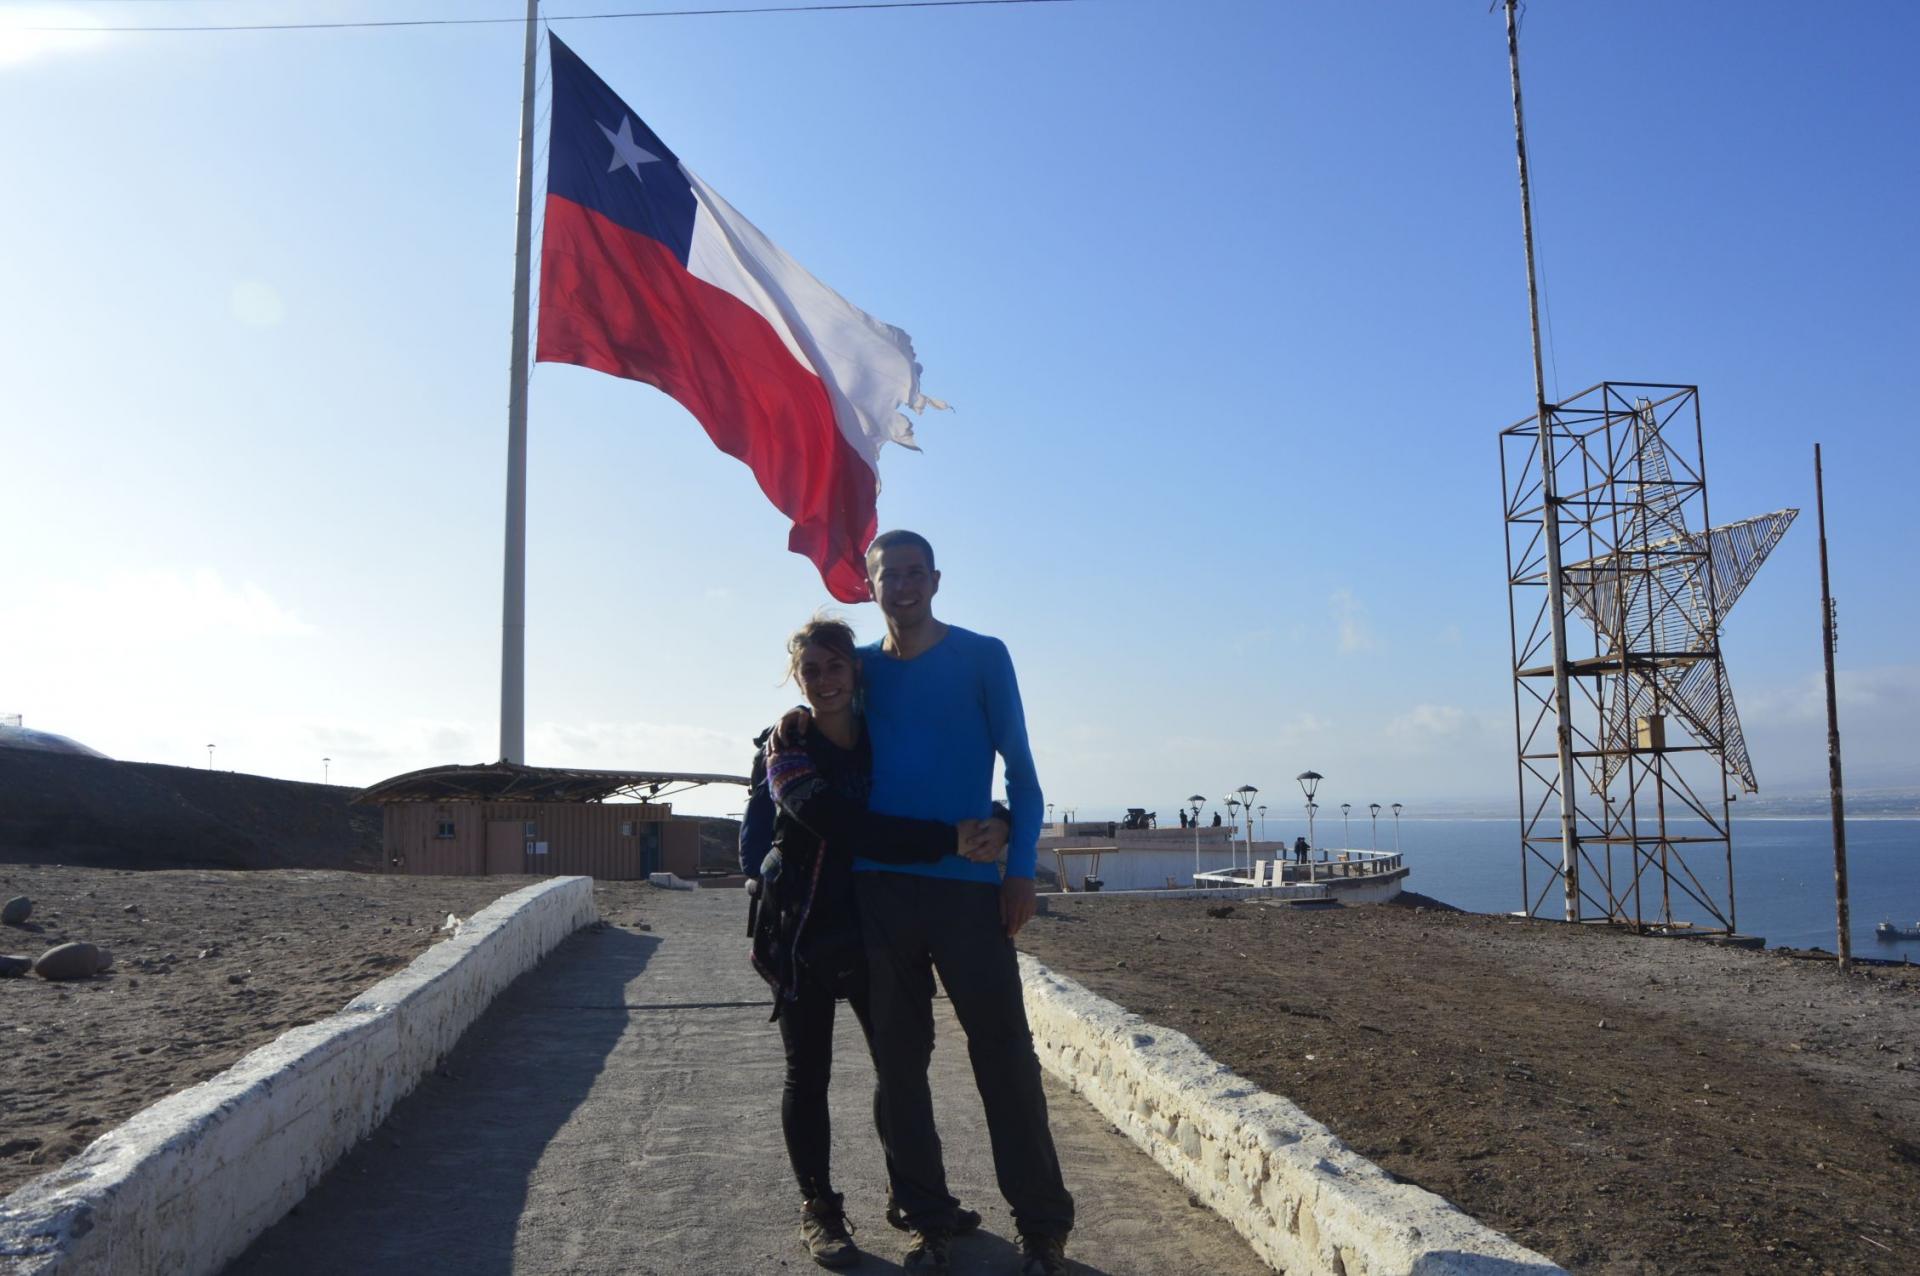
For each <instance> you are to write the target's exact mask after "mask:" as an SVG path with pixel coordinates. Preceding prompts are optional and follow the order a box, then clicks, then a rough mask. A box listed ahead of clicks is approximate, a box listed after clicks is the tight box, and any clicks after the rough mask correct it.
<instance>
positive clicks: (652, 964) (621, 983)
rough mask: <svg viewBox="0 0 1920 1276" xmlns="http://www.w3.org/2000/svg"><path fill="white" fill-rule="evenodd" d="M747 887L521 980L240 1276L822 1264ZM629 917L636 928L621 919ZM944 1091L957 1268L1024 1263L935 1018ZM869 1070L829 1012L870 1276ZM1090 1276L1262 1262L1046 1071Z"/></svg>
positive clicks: (878, 1202) (1252, 1266) (1073, 1251)
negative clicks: (972, 1226)
mask: <svg viewBox="0 0 1920 1276" xmlns="http://www.w3.org/2000/svg"><path fill="white" fill-rule="evenodd" d="M744 911H745V910H744V900H743V896H742V893H740V892H736V891H698V892H688V893H679V892H667V891H661V892H659V893H658V894H657V895H655V896H650V897H649V898H648V899H647V902H646V904H645V907H644V910H643V915H644V918H645V921H646V923H647V925H648V926H649V927H650V929H649V930H645V931H642V930H638V929H632V928H629V927H625V926H621V925H610V926H605V927H597V928H588V929H586V930H583V931H580V932H579V933H577V934H575V935H573V936H572V937H571V938H569V939H567V940H565V941H564V942H563V943H562V944H561V945H560V947H559V948H557V949H556V950H555V951H554V952H553V953H552V955H551V956H549V957H548V958H547V959H546V960H545V961H544V962H542V963H541V964H540V965H539V966H538V967H537V968H536V969H534V970H533V971H532V972H530V973H529V974H527V975H525V976H523V977H522V978H521V979H520V980H519V981H518V982H516V983H515V984H514V985H512V987H510V988H509V989H508V990H507V991H506V992H505V993H504V994H502V995H501V996H500V997H499V998H498V1000H496V1001H495V1002H494V1004H493V1005H492V1006H491V1007H490V1008H489V1009H488V1010H487V1011H486V1013H485V1014H484V1015H482V1016H481V1018H480V1019H479V1020H478V1021H477V1022H476V1023H475V1025H474V1026H473V1027H472V1028H471V1029H470V1030H469V1031H468V1032H467V1034H466V1035H465V1037H464V1038H462V1040H461V1041H460V1043H459V1045H458V1046H457V1047H456V1048H455V1049H454V1051H453V1052H452V1054H451V1055H450V1056H449V1057H448V1058H447V1059H446V1061H445V1062H444V1064H443V1065H442V1066H441V1067H440V1068H439V1069H438V1070H436V1072H435V1073H433V1074H432V1075H429V1076H428V1077H427V1078H426V1079H425V1080H424V1081H423V1082H422V1083H421V1085H420V1087H419V1088H418V1089H417V1090H416V1091H415V1092H414V1093H413V1094H412V1095H411V1096H409V1097H408V1098H406V1099H404V1100H402V1101H401V1102H400V1103H399V1104H398V1105H397V1106H396V1107H395V1108H394V1109H393V1112H392V1114H391V1116H390V1117H389V1118H388V1119H387V1121H386V1122H385V1123H384V1124H383V1125H382V1126H380V1127H379V1128H378V1129H377V1130H375V1131H374V1133H373V1134H372V1135H371V1136H370V1137H369V1138H367V1139H366V1140H365V1141H363V1142H362V1143H361V1144H360V1145H359V1146H358V1147H357V1148H355V1149H354V1151H353V1152H352V1153H350V1154H349V1155H348V1156H347V1157H345V1158H344V1159H343V1160H342V1161H341V1162H340V1163H339V1164H338V1165H336V1166H335V1167H334V1168H333V1170H332V1171H331V1172H329V1173H328V1174H327V1175H326V1176H325V1177H324V1178H323V1179H322V1180H321V1181H320V1183H319V1184H318V1185H317V1186H316V1187H315V1188H314V1189H313V1191H312V1192H311V1193H310V1194H309V1195H308V1196H307V1197H306V1199H305V1200H304V1201H303V1202H302V1203H301V1204H300V1205H299V1206H297V1207H296V1208H295V1209H294V1211H293V1213H292V1214H290V1215H289V1216H288V1217H286V1218H284V1219H282V1220H281V1221H280V1222H279V1223H278V1224H276V1225H275V1226H273V1227H272V1228H270V1229H268V1230H267V1231H266V1232H265V1233H263V1234H262V1235H261V1236H260V1237H259V1239H258V1240H257V1241H255V1243H254V1244H253V1245H252V1246H251V1247H250V1248H249V1249H248V1250H247V1251H246V1252H245V1253H244V1254H242V1255H241V1256H240V1257H239V1258H238V1259H237V1260H235V1261H234V1262H233V1263H232V1264H231V1265H230V1266H229V1267H228V1268H227V1271H228V1272H229V1273H231V1274H232V1276H300V1274H301V1273H320V1272H325V1273H329V1274H331V1273H336V1272H353V1273H356V1274H359V1276H381V1274H383V1273H394V1274H396V1276H397V1274H399V1273H418V1272H450V1271H458V1272H465V1273H476V1274H480V1276H486V1274H489V1273H501V1274H505V1273H513V1274H516V1276H519V1274H527V1276H533V1274H538V1276H549V1274H551V1276H561V1274H562V1273H566V1274H574V1273H578V1274H580V1276H587V1274H590V1273H593V1274H597V1273H630V1274H632V1276H646V1274H649V1273H660V1274H663V1276H664V1274H665V1273H673V1274H674V1276H697V1274H704V1273H714V1274H715V1276H722V1274H727V1276H730V1274H733V1273H764V1272H772V1271H780V1270H791V1271H796V1272H798V1271H811V1270H813V1265H812V1263H811V1262H810V1261H809V1260H808V1259H807V1257H806V1256H805V1254H804V1252H803V1251H802V1250H801V1248H800V1246H799V1243H798V1239H797V1232H798V1210H799V1199H798V1194H797V1191H796V1189H795V1188H794V1185H793V1182H792V1176H791V1174H790V1172H789V1170H788V1168H787V1161H786V1154H785V1150H784V1144H783V1142H782V1140H781V1134H780V1119H779V1100H780V1086H781V1076H782V1056H781V1049H780V1038H779V1033H778V1030H777V1029H776V1028H775V1026H774V1025H773V1024H771V1023H769V1022H768V1021H767V1013H768V994H767V990H766V986H765V985H764V984H763V983H762V982H761V981H760V980H759V978H758V977H757V976H756V975H755V974H754V973H753V972H752V971H751V969H750V968H749V967H748V965H747V962H746V939H745V935H744V930H745V925H744ZM608 920H610V921H612V922H616V923H618V922H628V921H631V920H633V919H632V918H631V916H615V917H612V918H609V919H608ZM935 1013H936V1022H937V1025H938V1034H939V1035H938V1046H937V1048H936V1049H935V1052H934V1058H933V1071H932V1080H933V1089H934V1095H935V1101H936V1103H937V1104H938V1110H939V1113H940V1122H941V1124H940V1133H941V1136H942V1139H943V1141H944V1144H945V1148H946V1157H947V1167H948V1174H949V1178H950V1180H951V1186H952V1188H953V1190H954V1192H955V1193H956V1194H957V1195H958V1196H959V1197H960V1198H961V1199H962V1200H963V1201H964V1202H965V1203H966V1204H967V1205H969V1206H971V1207H973V1208H976V1209H978V1210H980V1211H981V1212H982V1213H983V1214H984V1215H985V1217H986V1221H985V1223H984V1225H983V1227H982V1229H981V1231H980V1233H979V1234H978V1235H976V1236H974V1237H971V1238H967V1239H965V1240H962V1241H960V1242H957V1243H956V1244H955V1246H954V1252H953V1256H954V1271H955V1272H956V1273H986V1272H1010V1271H1013V1270H1016V1269H1017V1266H1018V1262H1017V1252H1018V1251H1017V1248H1016V1243H1015V1240H1014V1230H1013V1227H1012V1223H1011V1220H1010V1219H1009V1217H1008V1215H1007V1211H1006V1205H1005V1202H1004V1201H1002V1200H1001V1199H1000V1195H999V1192H998V1191H997V1189H996V1188H995V1186H994V1180H993V1170H992V1159H991V1155H990V1152H989V1149H988V1146H987V1139H986V1126H985V1119H984V1117H983V1115H982V1112H981V1107H980V1101H979V1097H978V1095H977V1093H976V1092H975V1090H974V1085H973V1078H972V1073H971V1071H970V1069H969V1067H968V1064H967V1055H966V1051H965V1048H964V1041H965V1037H964V1034H962V1033H961V1032H960V1029H959V1026H958V1024H957V1023H956V1022H955V1020H954V1018H953V1016H952V1013H951V1011H950V1010H949V1009H948V1007H947V1005H946V1003H945V1001H944V1000H942V1001H940V1002H938V1003H937V1004H936V1008H935ZM872 1078H873V1073H872V1067H871V1064H870V1063H869V1062H868V1060H867V1057H866V1051H865V1046H864V1043H863V1042H862V1041H861V1039H860V1035H859V1031H858V1028H857V1026H856V1025H855V1023H854V1021H853V1018H852V1015H851V1014H848V1013H845V1012H844V1010H843V1014H842V1016H841V1022H840V1029H839V1035H838V1042H837V1048H836V1054H835V1073H834V1080H833V1112H834V1117H835V1124H834V1165H835V1178H836V1180H837V1186H838V1187H839V1188H840V1190H841V1191H843V1192H845V1193H846V1194H847V1203H848V1209H849V1213H850V1216H851V1218H852V1220H853V1222H854V1224H855V1226H856V1227H857V1229H858V1234H857V1237H856V1239H857V1240H858V1242H859V1244H860V1245H861V1247H862V1249H863V1250H866V1251H867V1253H868V1256H867V1258H866V1260H865V1261H864V1262H863V1263H862V1265H861V1266H860V1267H858V1268H857V1269H855V1270H857V1271H863V1272H891V1271H898V1270H899V1259H900V1257H901V1256H902V1254H903V1253H904V1252H905V1239H906V1238H905V1237H904V1235H903V1234H901V1233H899V1232H895V1231H893V1230H891V1229H890V1228H888V1227H887V1226H886V1224H885V1222H884V1220H883V1218H882V1210H883V1208H884V1205H885V1180H884V1172H883V1169H882V1163H881V1158H880V1152H879V1147H878V1145H877V1143H876V1141H875V1138H874V1134H873V1131H872V1129H871V1126H870V1124H869V1118H868V1113H869V1112H870V1106H869V1096H870V1093H871V1086H872ZM1047 1095H1048V1103H1049V1106H1050V1109H1051V1115H1052V1124H1053V1131H1054V1137H1055V1140H1056V1141H1057V1143H1058V1146H1059V1150H1060V1159H1061V1163H1062V1165H1063V1167H1064V1168H1065V1171H1066V1178H1067V1184H1068V1187H1069V1188H1070V1189H1071V1190H1072V1191H1073V1193H1074V1196H1075V1199H1076V1201H1077V1203H1078V1213H1079V1222H1078V1227H1077V1229H1076V1230H1075V1232H1074V1235H1073V1239H1072V1241H1071V1243H1070V1245H1069V1251H1068V1254H1069V1258H1070V1259H1071V1260H1072V1261H1073V1270H1074V1271H1075V1272H1079V1273H1110V1274H1112V1276H1123V1274H1129V1273H1138V1274H1140V1276H1148V1274H1151V1273H1171V1272H1208V1273H1223V1274H1225V1276H1253V1274H1254V1273H1260V1272H1267V1271H1270V1270H1271V1268H1270V1267H1269V1266H1268V1265H1267V1264H1266V1263H1265V1262H1263V1261H1262V1260H1261V1259H1260V1258H1259V1257H1258V1256H1257V1255H1256V1254H1255V1253H1254V1252H1253V1250H1252V1248H1251V1247H1250V1246H1249V1245H1248V1244H1247V1242H1246V1241H1244V1240H1243V1239H1242V1238H1241V1237H1240V1236H1239V1235H1237V1234H1236V1233H1235V1232H1234V1231H1233V1229H1232V1228H1231V1227H1230V1226H1229V1225H1228V1224H1227V1222H1225V1221H1224V1220H1223V1219H1222V1218H1221V1217H1220V1216H1219V1215H1217V1214H1215V1213H1213V1212H1212V1211H1211V1210H1208V1209H1205V1208H1200V1207H1197V1206H1196V1205H1194V1204H1191V1203H1190V1200H1189V1195H1188V1191H1187V1189H1186V1188H1185V1187H1183V1186H1182V1185H1181V1184H1180V1183H1179V1182H1178V1181H1177V1180H1175V1179H1174V1178H1173V1177H1172V1176H1170V1175H1169V1174H1168V1173H1167V1172H1166V1171H1164V1170H1163V1169H1162V1168H1161V1167H1160V1166H1159V1165H1157V1164H1155V1163H1154V1161H1153V1160H1152V1159H1150V1158H1149V1157H1148V1156H1147V1155H1146V1154H1144V1153H1143V1152H1141V1151H1140V1150H1138V1149H1137V1148H1136V1147H1135V1146H1134V1144H1133V1143H1131V1142H1129V1141H1128V1140H1127V1139H1126V1138H1123V1137H1121V1136H1120V1135H1119V1134H1118V1132H1117V1131H1116V1130H1115V1129H1114V1127H1113V1126H1112V1124H1111V1123H1110V1122H1109V1121H1108V1120H1107V1119H1106V1118H1104V1117H1102V1116H1100V1115H1099V1114H1098V1113H1097V1112H1096V1111H1095V1110H1094V1109H1093V1108H1091V1107H1090V1106H1088V1104H1087V1103H1086V1102H1085V1101H1083V1100H1082V1099H1081V1098H1080V1097H1078V1096H1076V1095H1074V1094H1072V1093H1071V1092H1069V1091H1068V1090H1067V1089H1066V1088H1065V1087H1064V1086H1062V1085H1061V1084H1060V1083H1059V1082H1058V1081H1057V1080H1056V1079H1055V1078H1054V1077H1052V1076H1051V1075H1049V1076H1048V1077H1047Z"/></svg>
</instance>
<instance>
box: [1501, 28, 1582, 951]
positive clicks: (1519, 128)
mask: <svg viewBox="0 0 1920 1276" xmlns="http://www.w3.org/2000/svg"><path fill="white" fill-rule="evenodd" d="M1518 3H1519V0H1507V65H1508V66H1509V68H1510V69H1511V71H1512V75H1513V139H1514V146H1515V149H1516V150H1517V151H1518V152H1519V156H1520V228H1521V232H1522V234H1523V235H1524V236H1525V239H1526V245H1527V321H1528V323H1529V325H1530V327H1531V329H1532V333H1533V401H1534V410H1535V412H1536V414H1537V415H1538V417H1539V421H1540V499H1541V504H1542V507H1543V509H1542V518H1543V520H1544V526H1543V528H1542V535H1543V538H1544V539H1545V540H1546V543H1547V544H1546V550H1547V600H1548V601H1547V615H1548V616H1549V617H1550V618H1551V619H1552V621H1553V721H1554V738H1555V742H1556V744H1557V746H1558V750H1559V758H1560V786H1559V787H1560V880H1561V882H1562V884H1563V885H1564V886H1565V888H1566V901H1565V908H1566V912H1565V916H1566V920H1568V921H1570V922H1573V921H1579V920H1580V830H1579V827H1578V825H1577V823H1576V816H1575V812H1576V810H1577V808H1576V806H1575V805H1574V797H1573V785H1574V775H1573V719H1572V716H1571V714H1572V703H1571V695H1570V693H1569V690H1568V686H1567V622H1566V614H1565V613H1566V607H1565V605H1564V604H1565V600H1566V593H1565V591H1564V577H1563V575H1562V573H1561V570H1560V491H1559V487H1558V485H1557V484H1556V483H1555V481H1554V473H1553V470H1554V454H1553V426H1552V418H1551V414H1550V413H1549V411H1548V406H1547V382H1546V374H1545V372H1544V370H1543V369H1542V368H1541V366H1540V290H1539V286H1538V284H1537V283H1536V282H1535V276H1534V266H1533V194H1532V190H1531V187H1530V186H1529V185H1528V182H1527V125H1526V118H1525V116H1524V115H1523V113H1522V112H1521V109H1520V27H1519V23H1518V20H1517V17H1516V14H1515V10H1516V8H1517V7H1518Z"/></svg>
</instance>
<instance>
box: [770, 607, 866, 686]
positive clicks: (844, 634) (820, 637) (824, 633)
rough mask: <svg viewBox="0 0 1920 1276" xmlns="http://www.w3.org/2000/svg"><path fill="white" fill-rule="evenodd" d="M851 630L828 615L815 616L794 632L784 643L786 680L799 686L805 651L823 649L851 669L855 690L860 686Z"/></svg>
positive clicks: (844, 622) (857, 661)
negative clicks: (785, 647) (785, 648)
mask: <svg viewBox="0 0 1920 1276" xmlns="http://www.w3.org/2000/svg"><path fill="white" fill-rule="evenodd" d="M854 646H855V644H854V640H853V626H852V625H849V624H848V623H847V622H846V621H844V620H841V619H840V618H839V617H838V616H834V615H832V614H830V613H828V612H816V613H815V614H814V617H813V619H812V620H809V621H808V622H807V623H806V624H804V625H802V626H800V628H798V629H796V630H794V631H793V633H792V635H791V636H790V637H789V638H788V639H787V677H788V678H789V679H790V680H791V681H792V682H793V684H794V685H795V686H798V685H799V684H800V657H801V655H802V654H803V653H804V652H805V651H806V649H807V648H808V647H825V648H826V649H827V650H828V651H831V652H832V653H833V654H834V655H836V656H839V657H840V658H841V659H842V660H845V661H846V662H847V663H848V664H849V665H852V666H853V668H854V687H855V688H856V689H858V687H859V685H860V674H859V670H860V656H859V654H858V653H857V652H856V651H855V650H854Z"/></svg>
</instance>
